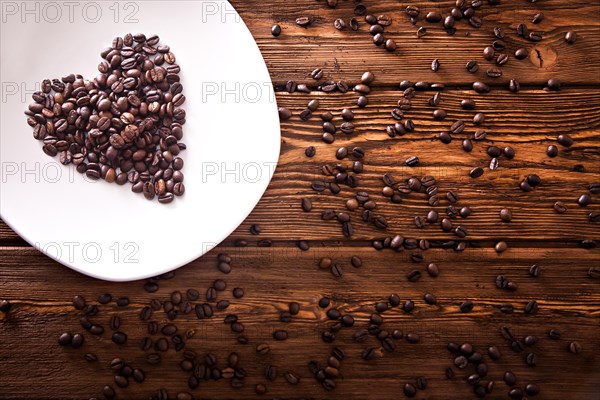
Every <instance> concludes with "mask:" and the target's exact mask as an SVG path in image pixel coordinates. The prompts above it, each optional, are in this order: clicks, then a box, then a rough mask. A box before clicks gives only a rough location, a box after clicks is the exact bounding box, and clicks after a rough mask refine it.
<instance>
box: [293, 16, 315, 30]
mask: <svg viewBox="0 0 600 400" xmlns="http://www.w3.org/2000/svg"><path fill="white" fill-rule="evenodd" d="M310 23H311V20H310V18H309V17H298V18H296V24H297V25H298V26H301V27H303V28H305V27H307V26H308V25H310Z"/></svg>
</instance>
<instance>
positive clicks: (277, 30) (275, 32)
mask: <svg viewBox="0 0 600 400" xmlns="http://www.w3.org/2000/svg"><path fill="white" fill-rule="evenodd" d="M271 35H273V36H275V37H277V36H279V35H281V26H279V25H273V26H272V27H271Z"/></svg>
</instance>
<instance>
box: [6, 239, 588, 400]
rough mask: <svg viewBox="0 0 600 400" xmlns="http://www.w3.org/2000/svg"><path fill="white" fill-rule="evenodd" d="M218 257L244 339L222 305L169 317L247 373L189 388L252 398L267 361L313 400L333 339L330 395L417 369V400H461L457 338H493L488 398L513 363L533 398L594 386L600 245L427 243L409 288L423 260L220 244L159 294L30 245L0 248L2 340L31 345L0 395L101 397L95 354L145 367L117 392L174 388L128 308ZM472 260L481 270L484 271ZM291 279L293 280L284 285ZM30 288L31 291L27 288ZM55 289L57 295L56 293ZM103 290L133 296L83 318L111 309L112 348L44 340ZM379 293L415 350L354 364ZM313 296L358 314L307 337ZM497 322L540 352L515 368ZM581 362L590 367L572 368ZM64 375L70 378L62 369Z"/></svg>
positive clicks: (360, 393) (281, 390)
mask: <svg viewBox="0 0 600 400" xmlns="http://www.w3.org/2000/svg"><path fill="white" fill-rule="evenodd" d="M248 250H251V251H248ZM217 252H227V253H228V254H231V255H232V257H233V263H232V264H233V272H232V273H231V274H230V275H228V276H227V278H226V279H227V281H228V284H229V287H228V290H227V291H226V292H223V293H220V294H219V299H228V300H231V302H232V305H231V306H230V308H229V309H228V310H227V312H228V313H236V314H238V315H239V316H240V318H241V321H242V322H243V323H244V324H245V326H246V330H245V333H246V335H247V336H248V337H249V339H250V343H249V344H248V345H247V346H242V345H239V344H236V343H235V335H234V334H232V333H230V332H227V331H226V330H224V329H223V324H222V317H223V316H224V314H225V313H224V312H222V311H221V312H217V314H216V316H215V317H214V318H212V319H208V320H202V321H198V320H196V319H195V317H193V318H192V317H189V318H188V317H180V318H178V319H177V320H176V323H177V324H178V325H179V327H180V330H183V331H184V332H191V331H192V330H193V331H194V332H195V333H194V335H193V337H192V338H191V339H189V340H188V342H187V344H188V346H189V348H192V349H195V350H196V351H198V352H199V353H200V354H204V353H205V352H214V353H215V354H216V355H217V356H218V357H219V360H220V361H219V365H223V364H224V359H225V357H226V356H227V354H228V351H236V352H238V353H239V354H240V358H241V360H242V361H241V363H242V365H243V367H244V368H245V369H246V370H247V372H248V375H249V379H248V380H247V384H246V386H245V387H244V388H243V389H241V390H238V391H232V389H228V388H227V383H226V382H224V381H221V382H207V383H205V384H204V385H203V386H202V388H201V389H198V390H197V391H194V394H196V395H198V396H200V397H205V396H206V397H210V398H231V397H232V396H235V397H236V398H254V396H255V395H254V394H253V384H255V383H262V382H265V379H263V378H261V376H262V371H263V369H264V368H265V366H266V365H268V364H269V363H273V364H275V365H276V366H277V367H278V368H279V371H280V373H283V372H285V371H288V370H292V371H295V372H297V373H298V374H299V375H300V376H301V377H302V380H303V382H302V385H301V386H299V387H294V386H290V385H288V384H287V383H285V381H284V380H283V378H282V377H281V376H279V377H278V378H277V380H276V381H275V382H273V383H269V382H267V386H268V388H269V396H273V397H285V398H295V397H299V396H302V397H306V396H311V397H316V398H321V397H323V396H324V392H323V391H322V389H321V388H320V387H319V386H318V385H317V384H316V382H315V381H314V379H313V378H312V377H310V374H309V373H308V370H307V368H306V364H307V362H308V360H309V359H313V358H314V359H317V360H319V361H320V362H324V361H325V356H326V354H327V353H328V351H330V349H331V348H332V347H333V346H334V345H340V346H342V347H343V348H344V349H345V351H346V353H347V359H346V360H345V361H344V362H343V363H342V368H341V372H342V374H343V379H340V380H339V381H338V384H339V388H338V390H336V391H335V392H332V393H327V397H328V398H340V399H341V398H348V397H347V396H348V395H347V393H348V391H351V392H352V394H353V395H354V396H356V397H358V398H395V396H394V395H392V393H396V392H398V390H401V387H402V385H403V383H405V382H411V381H414V379H415V378H416V377H417V376H421V375H423V376H426V377H427V378H428V380H429V383H430V386H429V388H428V389H427V390H426V391H425V392H423V395H426V396H427V398H431V399H463V398H467V397H468V396H469V395H470V393H471V392H470V390H471V389H470V388H469V386H468V385H466V384H465V383H464V382H461V378H462V377H463V376H466V374H467V372H464V373H462V372H460V371H458V370H457V372H458V375H457V377H456V378H455V379H453V380H452V381H447V380H446V379H445V378H444V369H445V368H446V367H447V366H449V365H450V364H451V363H452V358H451V356H450V353H448V352H447V351H446V349H445V346H446V344H447V343H448V342H449V341H455V342H458V343H461V342H463V341H469V342H471V343H473V344H474V345H475V346H476V348H477V349H481V350H485V348H487V346H489V345H491V344H497V345H498V346H499V347H500V350H501V351H502V353H503V355H504V356H503V358H502V359H501V360H500V361H499V362H489V363H488V364H489V369H490V373H489V377H490V379H493V380H495V381H496V389H495V391H494V393H495V394H496V395H497V396H501V397H504V395H505V392H506V391H507V387H506V386H505V385H504V383H502V382H501V376H502V374H503V372H504V371H505V370H512V371H513V372H515V373H516V374H517V376H518V379H519V384H520V385H524V384H525V383H527V382H535V383H538V384H540V385H541V386H542V388H543V391H544V393H546V394H550V393H552V396H560V397H561V398H569V391H572V390H575V391H576V393H577V395H578V396H579V397H582V398H593V397H594V396H595V395H597V394H598V388H597V385H596V384H595V382H596V381H597V380H598V378H600V375H599V374H598V371H599V369H598V366H599V363H600V358H598V354H600V353H599V352H598V349H599V348H600V341H599V339H598V335H597V329H598V323H599V319H600V316H599V315H598V309H599V307H600V291H599V290H598V289H599V288H598V285H597V282H596V281H593V280H591V279H589V278H587V277H586V271H587V268H589V267H590V266H593V265H595V264H596V261H597V260H598V258H599V256H600V252H599V250H597V249H596V250H591V251H590V250H583V249H569V250H564V249H543V248H539V249H530V250H529V251H523V252H521V251H517V250H509V251H507V253H505V254H504V255H502V256H500V257H498V256H497V255H496V254H494V253H493V252H492V251H491V250H477V249H470V250H467V251H466V252H465V253H464V254H457V253H455V252H452V251H442V250H431V251H429V252H427V253H426V254H427V259H428V260H431V261H436V262H437V263H438V264H439V266H440V269H441V273H440V276H439V277H438V278H436V279H432V278H430V277H428V276H425V277H423V278H422V279H421V281H419V282H417V283H410V282H408V281H407V280H406V278H405V275H404V274H405V273H406V271H407V270H408V269H410V268H415V267H416V268H419V269H422V268H424V265H422V264H421V265H415V264H412V263H407V262H406V261H404V260H403V259H402V257H401V255H398V256H397V257H391V256H390V255H391V253H382V252H376V251H374V250H372V249H369V248H348V247H339V248H335V247H331V246H327V247H322V248H316V247H315V248H313V249H311V250H310V251H307V252H300V251H298V250H297V249H295V248H289V247H284V248H270V249H269V248H267V249H265V248H263V249H246V250H243V251H242V250H240V249H239V248H231V247H229V248H228V247H220V248H219V249H216V250H215V251H213V252H211V253H210V254H209V255H207V256H205V257H203V258H201V259H200V260H197V261H195V262H193V263H192V264H190V265H188V266H186V267H184V268H181V269H180V270H178V271H177V274H176V277H175V278H174V279H172V280H168V281H161V282H159V284H160V291H159V292H158V293H156V294H154V295H151V294H147V293H144V292H143V291H142V290H141V285H142V283H141V282H131V283H125V284H119V285H114V284H111V283H107V282H101V281H97V280H94V279H91V278H87V277H83V276H81V275H79V274H77V273H74V272H72V271H69V270H67V269H65V268H64V267H62V266H59V265H58V264H57V263H55V262H52V261H50V260H49V259H47V258H45V257H43V256H41V255H39V254H38V253H37V252H35V251H34V250H32V249H3V250H0V263H1V264H2V265H3V267H4V268H3V274H2V279H3V282H4V285H3V287H4V288H5V289H4V293H3V295H6V296H8V297H10V298H12V299H14V304H15V305H14V310H13V312H12V313H11V314H10V315H9V317H8V318H6V317H4V316H2V317H1V318H2V320H1V321H2V323H0V334H1V336H2V337H3V338H4V339H3V340H4V342H3V344H4V346H5V348H15V349H29V350H28V351H26V352H22V351H19V352H2V353H0V354H1V356H0V357H1V359H0V361H1V363H0V366H1V367H0V368H1V369H2V374H3V375H2V376H3V379H2V380H1V381H0V390H1V391H2V393H7V394H9V396H8V397H5V398H21V397H25V396H28V394H30V393H32V389H31V388H32V387H34V388H35V387H41V386H42V385H43V387H44V391H43V393H42V392H38V391H36V394H37V396H36V398H44V399H46V398H48V399H51V398H84V397H85V398H87V397H89V396H91V395H94V394H99V392H100V390H101V386H102V385H103V384H104V383H108V382H110V381H111V376H110V372H109V371H108V370H107V368H106V363H108V362H109V361H110V360H111V359H112V358H113V357H115V356H117V355H122V356H123V357H125V358H126V360H127V361H128V362H131V363H133V364H134V365H135V366H140V367H142V368H145V369H146V370H147V377H148V380H147V382H146V383H145V384H143V385H139V384H133V383H132V384H131V385H130V387H129V388H128V389H126V390H121V391H120V392H119V393H122V395H123V396H124V397H127V398H131V397H135V398H139V397H141V396H146V395H147V394H148V393H149V391H150V388H154V387H160V386H164V387H166V388H168V389H170V391H171V392H172V393H175V391H176V390H184V389H185V378H184V376H183V375H182V373H181V372H180V371H178V368H177V363H178V362H179V361H180V360H181V355H180V354H175V352H173V351H170V352H168V353H167V354H166V355H165V359H164V360H163V364H162V365H163V368H161V369H160V373H159V372H158V370H157V369H156V368H149V367H147V366H146V365H145V363H144V354H143V352H142V351H141V350H139V349H138V343H139V340H140V339H141V338H142V337H143V336H144V334H145V333H144V331H145V328H144V326H143V324H142V323H141V322H140V321H139V320H138V313H139V310H140V308H141V307H142V306H143V305H145V304H147V302H148V301H149V299H150V298H152V297H157V298H160V299H163V300H166V299H167V298H168V296H169V293H170V292H171V291H173V290H185V289H186V288H188V287H193V288H196V289H199V290H200V291H201V292H203V291H204V290H205V288H206V287H208V285H210V284H211V282H212V281H213V280H214V279H216V278H220V277H223V275H222V274H221V273H219V272H218V271H216V269H215V263H216V261H215V254H216V253H217ZM323 254H327V255H329V256H331V257H333V258H334V259H335V260H339V262H340V263H342V264H343V265H344V267H345V268H346V273H345V274H344V276H343V277H342V278H339V279H335V278H333V277H332V276H331V275H330V274H329V273H328V272H327V271H322V270H319V269H318V268H317V266H316V260H318V259H319V258H320V257H321V256H322V255H323ZM350 254H356V255H359V256H360V257H362V259H363V260H364V264H363V266H362V267H361V268H360V269H353V268H351V267H350V266H349V265H348V264H349V262H348V257H349V255H350ZM534 262H537V263H539V264H540V266H541V268H542V273H541V275H540V277H539V278H537V279H533V278H530V277H528V276H527V269H528V266H529V265H531V264H532V263H534ZM283 265H285V267H282V266H283ZM482 265H486V268H484V269H482V268H481V266H482ZM497 274H504V275H506V276H508V277H509V278H510V279H512V280H514V281H515V282H517V283H518V285H519V290H517V291H516V292H505V291H500V290H498V289H496V288H495V287H494V284H493V281H494V278H495V276H496V275H497ZM290 275H293V276H296V277H301V279H292V280H290ZM374 276H376V277H377V285H364V283H365V282H367V280H372V279H373V277H374ZM235 286H242V287H244V288H245V289H246V295H245V297H244V298H243V299H242V300H235V299H233V298H232V296H231V293H230V291H229V290H230V289H231V288H233V287H235ZM31 287H35V288H36V290H35V291H30V290H27V289H26V288H31ZM58 287H60V291H57V289H56V288H58ZM104 292H110V293H112V294H113V296H115V297H117V296H122V295H128V296H129V297H130V299H131V301H132V303H131V305H130V306H129V307H127V308H118V307H116V305H115V304H114V303H111V304H110V305H108V306H101V311H100V314H99V315H98V316H97V317H95V318H92V320H94V321H97V322H98V323H101V324H104V325H106V324H107V321H108V319H109V318H110V316H111V315H119V316H120V317H121V318H122V319H123V326H124V327H126V331H127V332H128V334H129V342H128V344H127V345H126V347H125V348H124V349H122V350H119V349H117V347H116V346H115V345H114V344H112V343H110V339H109V334H108V331H107V333H105V334H104V335H103V337H101V338H94V337H91V336H90V335H88V340H87V342H86V344H85V345H84V348H83V349H82V350H79V351H77V350H69V349H60V348H58V346H57V345H56V344H55V340H56V338H57V336H58V334H59V333H60V332H62V331H64V330H72V331H79V330H81V328H80V327H79V326H78V318H77V315H78V313H77V312H76V311H74V310H73V309H72V306H71V305H70V299H71V297H72V296H73V295H75V294H81V295H84V296H85V297H86V298H87V299H88V300H90V301H92V300H93V299H94V298H95V297H96V296H97V295H98V294H100V293H104ZM424 292H431V293H434V294H435V295H436V296H437V298H438V305H436V306H427V305H425V304H424V303H423V301H422V294H423V293H424ZM390 293H398V294H399V295H400V297H401V298H402V299H403V300H404V299H413V300H415V302H416V306H417V307H416V310H415V311H414V313H413V314H405V313H403V312H399V311H398V310H391V311H388V312H386V313H384V324H383V325H382V327H383V328H384V329H395V328H400V329H401V330H403V331H404V332H405V333H408V332H414V333H417V334H419V335H420V336H421V341H420V343H419V344H415V345H410V344H408V343H407V342H405V341H400V342H398V344H397V345H398V347H399V350H398V351H397V352H395V353H392V354H387V353H386V354H384V355H383V357H382V358H378V359H376V360H373V361H371V362H365V361H362V360H361V359H360V356H359V355H360V352H361V351H362V349H363V348H364V347H366V346H368V345H371V346H376V347H377V342H376V341H374V340H373V339H372V338H371V339H369V341H368V342H367V343H364V344H357V343H352V341H351V339H350V338H351V335H352V333H353V331H355V330H356V329H358V328H359V327H366V325H367V319H368V316H369V314H370V313H371V312H372V310H373V305H374V304H375V302H376V301H381V300H384V299H385V298H386V297H387V296H388V295H389V294H390ZM322 295H326V296H329V297H331V299H332V300H333V305H334V306H335V307H336V308H338V309H340V310H341V311H342V312H343V313H349V314H351V315H353V316H354V317H355V319H356V324H355V327H353V328H346V329H343V330H342V331H341V332H340V333H339V335H338V339H337V340H336V342H335V343H334V344H333V345H328V344H325V343H323V342H322V341H321V340H320V337H319V336H320V334H321V332H322V331H323V330H324V329H326V328H327V327H328V326H330V325H331V324H332V322H331V321H328V320H327V317H326V315H325V313H324V311H323V310H321V309H319V308H318V307H317V305H316V303H317V301H318V299H319V298H320V297H321V296H322ZM466 299H472V300H473V301H474V302H475V308H474V310H473V312H471V313H469V314H463V313H460V312H459V311H458V304H460V302H461V301H463V300H466ZM531 299H536V300H537V301H538V302H539V304H540V308H539V312H538V313H537V314H536V315H524V314H523V311H522V309H523V306H524V305H525V303H526V302H528V301H529V300H531ZM288 301H299V302H300V304H301V312H300V314H299V315H298V316H297V317H295V318H294V319H293V322H291V323H289V324H284V323H281V322H277V318H278V313H279V312H281V311H282V310H284V309H285V308H286V306H287V302H288ZM507 302H510V303H513V304H514V306H515V313H514V314H512V315H506V314H502V313H500V312H499V310H498V307H499V306H500V304H502V303H507ZM152 319H153V320H157V321H159V322H160V323H161V324H163V323H166V322H167V321H166V319H165V318H164V314H162V312H160V313H155V315H154V317H153V318H152ZM505 324H507V325H509V326H511V327H512V328H513V330H514V331H515V334H517V335H518V336H519V337H522V336H524V335H526V334H535V335H536V336H538V338H539V339H540V342H539V343H538V344H536V345H535V347H534V348H533V350H534V351H535V352H536V353H537V354H538V355H539V357H540V362H539V366H537V367H535V368H528V367H525V365H524V363H523V357H524V354H523V353H521V354H516V353H513V352H512V351H511V350H509V348H508V345H507V344H506V343H505V342H504V340H503V339H502V337H501V335H500V333H499V327H500V326H502V325H505ZM550 327H552V328H556V329H559V330H560V331H561V332H562V338H561V340H559V341H552V340H549V339H548V338H547V329H549V328H550ZM275 329H288V330H289V331H290V338H289V339H288V340H287V341H285V342H275V341H273V339H272V338H271V335H272V332H273V331H274V330H275ZM124 330H125V329H124ZM572 340H578V341H579V342H581V343H582V344H583V351H582V353H581V354H580V355H578V356H575V355H573V354H570V353H568V352H567V351H566V346H567V345H568V343H569V342H570V341H572ZM262 342H267V343H269V344H270V345H271V348H272V350H271V353H270V354H269V355H267V356H260V355H257V354H256V352H255V351H254V347H255V346H256V344H258V343H262ZM87 351H93V352H95V353H96V354H97V355H98V356H99V358H100V361H99V363H97V364H87V363H86V362H85V361H83V360H82V354H83V353H85V352H87ZM424 360H426V362H424ZM29 362H32V363H38V364H40V365H44V368H43V372H40V374H33V375H27V374H23V373H22V371H23V369H22V368H23V365H24V364H27V363H29ZM557 365H560V367H561V379H560V380H559V379H556V366H557ZM582 370H586V371H588V372H587V373H586V374H582V373H581V371H582ZM469 373H470V372H469ZM70 376H73V377H75V376H77V377H78V378H77V379H69V378H67V377H70ZM370 382H372V384H371V383H370ZM375 382H377V384H375ZM552 398H554V397H552Z"/></svg>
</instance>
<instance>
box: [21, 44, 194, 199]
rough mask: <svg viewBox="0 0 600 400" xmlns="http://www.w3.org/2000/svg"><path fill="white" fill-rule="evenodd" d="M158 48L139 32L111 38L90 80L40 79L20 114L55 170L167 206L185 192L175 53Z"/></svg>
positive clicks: (180, 98)
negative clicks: (68, 168) (57, 165)
mask: <svg viewBox="0 0 600 400" xmlns="http://www.w3.org/2000/svg"><path fill="white" fill-rule="evenodd" d="M159 42H160V39H159V37H158V36H156V35H152V36H148V37H146V35H144V34H141V33H139V34H135V35H132V34H127V35H125V36H124V37H117V38H115V39H114V40H113V43H112V46H111V47H109V48H107V49H105V50H104V51H102V53H101V54H100V55H101V57H102V58H103V61H101V62H100V64H99V65H98V71H99V72H100V74H99V75H98V76H96V78H94V79H93V80H88V79H85V78H83V77H82V76H81V75H75V74H71V75H67V76H65V77H63V78H62V79H53V80H49V79H46V80H44V81H43V82H42V87H41V89H42V90H41V91H38V92H35V93H34V94H33V95H32V97H33V100H34V103H32V104H30V105H29V108H28V110H27V111H26V112H25V114H26V115H27V116H28V118H27V123H28V124H29V125H30V126H31V127H33V137H34V138H35V139H37V140H40V141H42V142H43V143H44V145H43V147H42V150H43V151H44V153H46V154H47V155H49V156H51V157H54V156H57V155H58V156H59V159H60V162H61V163H62V164H63V165H69V164H73V165H75V166H76V170H77V171H78V172H80V173H82V174H85V175H86V177H87V178H88V179H92V180H98V179H104V180H105V181H106V182H109V183H112V182H116V183H117V184H118V185H124V184H126V183H128V182H129V183H130V184H131V190H132V191H133V192H134V193H143V194H144V197H145V198H146V199H148V200H152V199H154V198H155V197H156V198H157V199H158V201H159V202H160V203H170V202H172V201H173V199H174V197H175V196H181V195H183V194H184V192H185V186H184V184H183V172H182V169H183V159H182V158H181V157H179V154H180V152H181V151H182V150H185V148H186V146H185V144H184V143H181V142H180V140H181V139H182V138H183V129H182V126H183V125H184V124H185V118H186V113H185V110H184V109H183V108H182V107H181V106H182V105H183V103H184V102H185V96H184V95H183V93H182V92H183V85H182V84H181V83H180V76H179V73H180V70H181V69H180V67H179V65H177V63H176V58H175V55H174V54H173V52H172V51H171V49H170V47H169V46H167V45H164V44H162V45H161V44H159Z"/></svg>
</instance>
